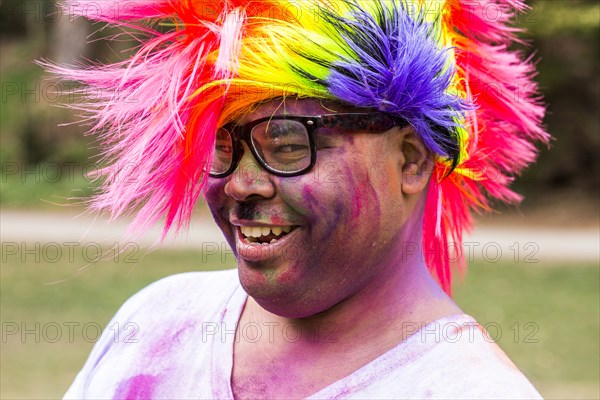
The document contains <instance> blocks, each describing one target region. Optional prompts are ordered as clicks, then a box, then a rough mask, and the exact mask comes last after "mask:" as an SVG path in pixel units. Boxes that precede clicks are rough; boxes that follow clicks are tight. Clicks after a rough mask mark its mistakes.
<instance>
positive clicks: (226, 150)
mask: <svg viewBox="0 0 600 400" xmlns="http://www.w3.org/2000/svg"><path fill="white" fill-rule="evenodd" d="M215 149H216V151H217V153H220V154H231V152H232V150H233V148H232V147H231V145H219V144H218V145H216V146H215Z"/></svg>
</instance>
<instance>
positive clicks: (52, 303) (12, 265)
mask: <svg viewBox="0 0 600 400" xmlns="http://www.w3.org/2000/svg"><path fill="white" fill-rule="evenodd" d="M2 250H3V256H2V257H3V260H2V261H3V265H2V270H1V274H0V279H1V307H2V310H1V311H2V314H1V319H2V331H3V338H2V340H3V342H2V352H1V379H2V382H1V396H0V397H1V398H3V399H8V398H57V397H60V396H62V394H64V391H65V390H66V388H67V387H68V385H69V384H70V383H71V381H72V380H73V378H74V376H75V374H76V373H77V371H78V370H79V369H80V368H81V366H82V365H83V362H84V361H85V359H86V357H87V355H88V353H89V352H90V350H91V347H92V346H93V343H92V342H93V340H91V339H93V338H94V336H95V332H96V331H95V329H94V327H96V326H102V327H104V325H105V324H106V323H107V322H108V321H109V319H110V318H111V317H112V315H113V314H114V313H115V311H116V310H117V308H118V307H119V306H120V305H121V304H122V303H123V302H124V301H125V300H126V299H127V298H128V297H129V296H131V295H132V294H134V293H135V292H137V291H138V290H140V289H141V288H142V287H144V286H146V285H147V284H149V283H151V282H153V281H155V280H157V279H159V278H161V277H163V276H166V275H170V274H173V273H178V272H183V271H191V270H208V269H223V268H229V267H233V266H234V264H233V259H232V258H231V257H230V256H229V257H228V259H227V260H221V257H220V256H218V255H217V256H213V257H208V258H207V259H205V260H203V257H202V255H201V254H200V253H199V252H193V251H157V252H153V253H151V254H148V255H145V256H144V254H143V252H142V251H141V250H140V251H138V252H133V251H131V250H132V249H131V248H130V249H128V251H126V252H125V253H124V254H121V255H120V256H119V258H120V260H119V262H115V261H114V259H113V258H114V251H112V250H108V249H105V251H104V253H103V254H104V258H105V259H104V261H99V262H95V263H91V264H88V263H86V261H85V260H84V259H83V258H82V257H81V251H75V257H74V259H73V260H69V255H68V254H66V253H63V255H62V257H60V262H57V263H50V262H47V261H48V260H50V259H51V258H53V257H55V255H54V254H50V253H46V254H45V255H44V254H42V257H40V260H39V262H36V260H35V257H36V255H35V254H25V253H17V254H14V255H8V254H9V252H6V251H5V250H6V248H4V247H3V249H2ZM126 257H129V261H136V260H138V262H136V263H125V262H124V259H125V258H126ZM82 267H85V268H84V270H83V271H79V270H80V269H81V268H82ZM57 281H58V283H53V282H57ZM598 283H599V276H598V269H597V266H594V265H587V266H586V265H576V266H567V265H563V266H547V267H541V266H535V267H531V266H527V265H512V264H506V265H500V264H492V265H482V264H475V265H472V266H471V268H470V271H469V273H468V275H467V277H466V282H465V283H464V284H458V285H457V286H456V288H455V291H456V293H455V297H456V299H457V301H458V303H459V304H460V305H461V307H462V308H463V309H464V310H465V311H466V312H467V313H469V314H471V315H473V316H475V317H476V318H477V319H478V320H479V321H480V322H481V323H482V324H484V325H485V324H489V323H494V324H495V325H493V326H496V327H499V328H500V329H501V330H502V336H501V337H500V338H499V339H498V342H499V344H500V346H501V347H502V348H503V349H505V351H506V352H507V353H508V354H509V356H510V357H511V358H512V359H513V360H514V361H515V363H516V364H517V365H518V366H519V367H520V368H521V369H522V370H523V371H524V372H525V374H526V375H527V376H528V377H529V378H530V379H531V380H532V381H533V382H534V384H536V386H537V387H538V388H539V390H540V391H541V393H542V395H544V396H545V397H547V398H552V397H555V398H558V397H564V396H565V395H567V396H570V397H577V398H594V397H597V396H598V374H599V370H598V362H599V361H598V354H599V349H598V343H599V340H598V339H599V338H598V332H599V324H598V315H599V310H598ZM36 323H39V324H40V329H39V331H40V332H41V337H40V340H39V343H36V338H35V336H34V335H33V334H29V335H27V336H26V337H25V340H22V338H21V335H19V334H16V335H9V334H8V330H9V329H12V328H15V324H17V326H18V328H19V330H21V327H22V326H21V324H25V327H26V328H28V329H35V324H36ZM52 323H56V324H58V325H59V326H61V329H62V334H63V335H62V337H61V338H60V340H58V341H56V342H55V343H50V342H49V341H47V340H44V327H46V329H47V330H46V332H45V333H46V339H48V338H50V339H52V338H53V337H54V335H55V332H56V330H52V328H51V327H52V326H53V325H47V324H52ZM69 323H79V325H78V326H75V328H74V330H73V332H74V335H73V341H72V342H71V341H70V340H69V339H70V338H69V335H68V328H67V326H68V324H69ZM515 323H518V324H519V325H518V329H517V326H516V325H515ZM526 323H532V324H534V325H528V326H527V328H526V326H525V324H526ZM84 324H88V326H89V327H90V328H88V332H87V333H88V340H86V337H85V336H84V332H82V327H83V326H84ZM511 327H512V329H511ZM532 327H537V329H538V330H537V331H536V332H535V333H534V334H533V335H532V336H529V337H526V335H527V334H531V333H532V332H533V328H532ZM515 332H519V336H518V338H517V337H515ZM490 333H491V334H492V335H495V333H494V331H493V330H492V329H490ZM535 340H537V342H535Z"/></svg>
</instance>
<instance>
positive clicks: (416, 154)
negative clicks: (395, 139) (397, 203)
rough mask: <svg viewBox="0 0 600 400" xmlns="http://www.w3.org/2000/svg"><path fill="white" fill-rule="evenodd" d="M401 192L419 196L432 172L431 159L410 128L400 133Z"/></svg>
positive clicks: (419, 139) (430, 155)
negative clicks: (401, 158)
mask: <svg viewBox="0 0 600 400" xmlns="http://www.w3.org/2000/svg"><path fill="white" fill-rule="evenodd" d="M401 135H402V137H401V149H402V154H403V159H404V162H403V163H402V165H401V168H402V192H403V193H404V194H407V195H411V194H419V193H421V192H422V191H423V190H425V188H426V187H427V183H428V182H429V178H430V176H431V172H432V170H433V157H432V154H431V153H430V152H429V150H427V147H425V145H424V144H423V141H422V140H421V138H419V137H418V136H417V134H416V133H415V131H414V129H412V128H411V127H409V128H406V129H403V130H402V132H401Z"/></svg>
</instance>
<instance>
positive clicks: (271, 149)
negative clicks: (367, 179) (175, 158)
mask: <svg viewBox="0 0 600 400" xmlns="http://www.w3.org/2000/svg"><path fill="white" fill-rule="evenodd" d="M407 125H408V123H407V122H406V121H405V120H403V119H401V118H397V117H393V116H390V115H387V114H382V113H345V114H327V115H318V116H299V115H280V116H275V117H265V118H259V119H257V120H254V121H251V122H249V123H247V124H245V125H236V124H235V123H230V124H227V125H224V126H223V127H221V128H219V130H218V131H217V140H216V144H215V155H214V159H213V164H212V168H211V170H210V176H212V177H214V178H224V177H226V176H227V175H229V174H231V173H232V172H233V171H235V169H236V168H237V166H238V164H239V162H240V159H241V158H242V155H243V154H244V148H243V147H242V144H241V141H242V140H243V141H245V142H246V144H247V145H248V148H250V151H251V152H252V155H253V156H254V158H255V159H256V160H257V161H258V163H259V164H260V165H261V166H262V167H263V168H264V169H265V170H267V171H269V172H270V173H272V174H273V175H277V176H298V175H302V174H305V173H307V172H308V171H310V169H311V168H312V167H314V165H315V163H316V161H317V140H316V136H317V132H318V130H319V129H320V128H330V129H337V130H340V131H348V132H364V133H383V132H385V131H387V130H389V129H391V128H393V127H395V126H401V127H404V126H407Z"/></svg>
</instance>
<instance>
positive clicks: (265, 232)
mask: <svg viewBox="0 0 600 400" xmlns="http://www.w3.org/2000/svg"><path fill="white" fill-rule="evenodd" d="M291 230H292V226H272V227H269V226H263V227H260V226H254V227H252V226H240V231H241V232H242V235H244V236H245V237H247V238H255V239H258V238H259V237H261V236H269V235H270V234H271V233H273V234H274V235H275V236H281V234H282V233H289V232H291ZM274 240H276V239H272V240H271V243H273V241H274Z"/></svg>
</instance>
